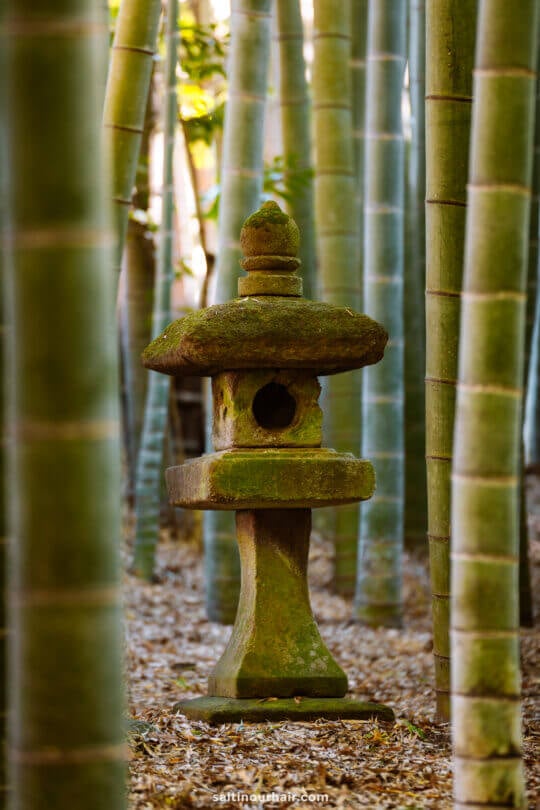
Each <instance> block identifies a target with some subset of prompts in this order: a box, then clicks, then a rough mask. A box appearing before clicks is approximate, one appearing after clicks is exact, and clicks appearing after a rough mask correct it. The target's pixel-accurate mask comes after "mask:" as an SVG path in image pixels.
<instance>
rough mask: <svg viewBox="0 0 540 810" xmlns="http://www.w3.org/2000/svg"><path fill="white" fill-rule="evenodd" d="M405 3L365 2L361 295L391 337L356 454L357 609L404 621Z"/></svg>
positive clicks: (369, 383)
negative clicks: (363, 463)
mask: <svg viewBox="0 0 540 810" xmlns="http://www.w3.org/2000/svg"><path fill="white" fill-rule="evenodd" d="M405 26H406V3H405V2H404V0H370V3H369V29H368V31H369V33H368V59H367V90H366V93H367V95H366V99H367V106H366V124H367V125H366V139H367V140H366V197H365V209H364V254H365V270H364V273H365V275H364V301H365V309H366V312H367V313H368V314H369V315H370V316H371V317H373V318H375V319H376V320H377V321H380V322H381V323H383V324H384V325H385V327H386V329H387V330H388V333H389V335H390V339H389V341H388V344H387V348H386V352H385V357H384V359H383V360H382V361H381V362H380V363H378V364H377V366H373V367H372V368H370V369H366V372H367V373H366V374H365V376H364V380H363V407H362V414H363V429H362V456H364V457H365V458H369V459H373V463H374V466H375V470H376V473H377V490H376V492H375V495H374V496H373V498H372V499H371V500H370V501H368V502H367V503H366V504H363V506H362V511H361V514H360V545H359V558H358V581H357V590H356V597H355V616H356V618H358V619H359V620H360V621H362V622H363V623H365V624H368V625H371V626H380V625H383V626H389V627H395V626H400V625H401V622H402V596H401V552H402V545H403V494H404V492H403V489H404V481H403V463H404V459H403V312H402V308H403V247H404V246H403V202H404V200H403V195H404V148H403V129H402V120H401V93H402V87H403V71H404V68H405Z"/></svg>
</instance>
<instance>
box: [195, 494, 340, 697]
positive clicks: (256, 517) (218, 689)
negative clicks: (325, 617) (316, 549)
mask: <svg viewBox="0 0 540 810" xmlns="http://www.w3.org/2000/svg"><path fill="white" fill-rule="evenodd" d="M310 531H311V511H310V510H309V509H276V510H264V509H257V510H253V511H250V510H246V511H240V512H237V515H236V533H237V538H238V546H239V549H240V560H241V564H242V574H243V576H242V587H241V591H240V600H239V602H238V612H237V614H236V621H235V623H234V627H233V632H232V635H231V638H230V640H229V643H228V644H227V647H226V648H225V651H224V653H223V655H222V656H221V658H220V660H219V661H218V663H217V664H216V666H215V668H214V670H213V672H212V674H211V675H210V678H209V681H208V694H209V695H219V696H221V697H238V698H245V697H291V696H293V695H309V696H311V697H342V696H343V695H344V694H345V692H346V691H347V678H346V676H345V673H344V672H343V670H342V669H341V668H340V667H339V666H338V665H337V664H336V662H335V661H334V659H333V658H332V656H331V654H330V652H329V651H328V649H327V648H326V645H325V644H324V642H323V640H322V638H321V636H320V634H319V630H318V628H317V625H316V624H315V620H314V618H313V614H312V613H311V607H310V604H309V594H308V587H307V579H306V575H307V561H308V550H309V534H310Z"/></svg>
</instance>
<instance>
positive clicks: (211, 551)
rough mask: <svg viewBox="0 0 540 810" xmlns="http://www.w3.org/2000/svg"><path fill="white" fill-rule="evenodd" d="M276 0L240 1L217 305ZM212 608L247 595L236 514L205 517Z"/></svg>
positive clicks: (230, 275)
mask: <svg viewBox="0 0 540 810" xmlns="http://www.w3.org/2000/svg"><path fill="white" fill-rule="evenodd" d="M271 7H272V3H271V0H233V2H232V15H231V46H230V56H229V60H230V61H229V65H228V71H227V72H228V78H229V98H228V101H227V106H226V110H225V122H224V132H223V154H222V170H221V201H220V206H219V223H218V249H217V262H216V269H215V273H214V279H213V288H214V289H213V290H212V291H211V296H210V297H211V303H214V304H220V303H224V302H225V301H228V300H230V299H231V298H236V297H237V295H238V291H237V279H238V276H239V274H240V273H239V264H238V262H239V260H240V256H241V251H240V230H241V228H242V225H243V222H244V220H245V219H246V217H248V216H249V214H251V213H252V212H253V211H255V210H256V209H257V208H258V207H259V205H260V201H261V192H262V180H263V130H264V109H265V104H266V85H267V78H268V66H269V59H270V38H271V14H270V12H271ZM206 404H207V408H206V411H207V431H206V434H207V438H206V441H207V447H208V449H209V450H210V449H211V442H212V439H211V434H212V425H211V418H212V405H211V398H210V393H209V392H208V393H207V396H206ZM203 542H204V551H205V579H206V609H207V613H208V617H209V619H210V620H211V621H217V622H221V623H222V624H232V623H233V622H234V618H235V615H236V606H237V604H238V596H239V593H240V560H239V555H238V548H237V544H236V529H235V523H234V516H233V515H232V513H229V512H205V514H204V519H203Z"/></svg>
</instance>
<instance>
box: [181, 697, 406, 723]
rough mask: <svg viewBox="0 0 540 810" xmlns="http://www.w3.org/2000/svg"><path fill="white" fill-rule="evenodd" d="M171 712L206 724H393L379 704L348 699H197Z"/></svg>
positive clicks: (392, 713) (390, 715) (187, 701)
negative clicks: (321, 719)
mask: <svg viewBox="0 0 540 810" xmlns="http://www.w3.org/2000/svg"><path fill="white" fill-rule="evenodd" d="M173 711H174V712H179V713H180V714H185V716H186V717H188V718H189V719H190V720H204V721H205V722H207V723H215V724H219V723H240V722H241V721H243V722H244V723H263V722H264V721H266V720H273V721H276V722H277V721H278V720H298V721H306V720H317V719H319V718H324V719H325V720H369V719H372V718H373V719H374V718H377V719H379V720H384V721H386V722H390V723H392V722H393V721H394V719H395V718H394V712H393V711H392V709H390V708H389V707H388V706H383V705H382V704H381V703H364V702H362V701H360V700H352V699H350V698H309V697H300V698H297V699H296V700H295V698H277V699H276V700H272V699H268V698H260V699H259V698H249V699H238V698H226V697H200V698H195V699H194V700H181V701H180V702H179V703H175V705H174V706H173Z"/></svg>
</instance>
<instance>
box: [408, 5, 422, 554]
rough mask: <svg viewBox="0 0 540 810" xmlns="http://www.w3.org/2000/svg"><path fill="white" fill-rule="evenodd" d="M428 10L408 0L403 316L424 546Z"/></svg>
mask: <svg viewBox="0 0 540 810" xmlns="http://www.w3.org/2000/svg"><path fill="white" fill-rule="evenodd" d="M425 61H426V13H425V3H424V0H409V95H410V101H411V145H410V149H409V150H408V161H407V190H406V193H407V208H406V220H405V227H406V231H405V233H406V255H405V285H404V318H405V334H406V336H407V339H406V341H405V542H406V543H407V545H409V546H411V547H416V548H424V547H425V544H426V533H427V482H426V460H425V454H426V447H425V444H426V443H425V429H426V420H425V392H424V388H425V386H424V374H425V362H426V361H425V356H426V340H425V330H426V319H425V305H424V290H425V277H426V252H425V244H426V218H425V197H426V161H425V150H426V142H425V110H424V108H425V99H424V97H425Z"/></svg>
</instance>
